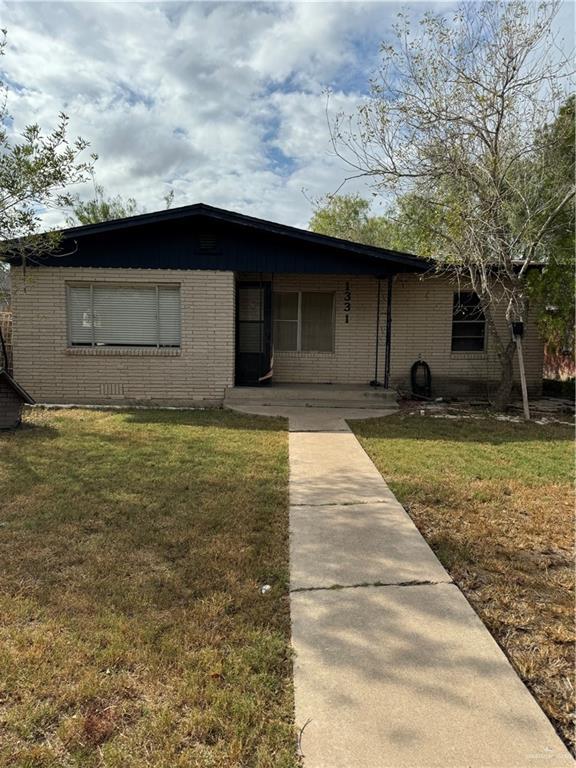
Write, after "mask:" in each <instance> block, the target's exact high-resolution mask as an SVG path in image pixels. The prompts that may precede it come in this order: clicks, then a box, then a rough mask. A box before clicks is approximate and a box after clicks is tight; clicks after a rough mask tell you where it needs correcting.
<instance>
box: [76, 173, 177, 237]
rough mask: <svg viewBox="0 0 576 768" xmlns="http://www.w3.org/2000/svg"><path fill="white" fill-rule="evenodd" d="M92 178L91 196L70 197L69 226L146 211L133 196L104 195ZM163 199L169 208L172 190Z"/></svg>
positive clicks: (172, 199)
mask: <svg viewBox="0 0 576 768" xmlns="http://www.w3.org/2000/svg"><path fill="white" fill-rule="evenodd" d="M92 180H93V182H94V197H93V198H91V199H90V200H82V199H81V197H80V195H74V196H73V197H72V198H71V205H72V215H71V216H68V217H67V219H66V222H67V223H68V225H69V226H71V227H73V226H77V225H78V224H80V225H84V224H97V223H98V222H99V221H112V220H113V219H124V218H127V217H128V216H137V215H138V214H140V213H146V209H145V208H142V207H141V206H139V205H138V203H137V202H136V200H135V199H134V198H133V197H127V198H126V199H124V198H123V197H122V196H121V195H115V196H114V197H106V196H105V194H104V187H103V186H101V185H100V184H96V182H95V181H94V178H93V179H92ZM163 199H164V204H165V206H166V209H169V208H170V207H171V206H172V203H173V202H174V190H173V189H171V190H170V191H169V192H168V193H167V194H166V195H164V198H163Z"/></svg>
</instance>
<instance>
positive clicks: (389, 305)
mask: <svg viewBox="0 0 576 768" xmlns="http://www.w3.org/2000/svg"><path fill="white" fill-rule="evenodd" d="M393 281H394V275H389V276H388V293H387V296H386V346H385V347H384V387H385V388H386V389H388V387H389V386H390V350H391V348H392V337H391V335H390V334H391V331H392V283H393Z"/></svg>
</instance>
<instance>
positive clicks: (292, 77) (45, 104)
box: [0, 2, 446, 226]
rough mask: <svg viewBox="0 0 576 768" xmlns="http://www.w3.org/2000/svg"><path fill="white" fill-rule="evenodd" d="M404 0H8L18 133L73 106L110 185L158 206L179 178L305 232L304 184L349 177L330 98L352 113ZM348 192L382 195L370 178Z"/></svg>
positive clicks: (77, 130)
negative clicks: (329, 112) (334, 133)
mask: <svg viewBox="0 0 576 768" xmlns="http://www.w3.org/2000/svg"><path fill="white" fill-rule="evenodd" d="M434 6H435V7H437V6H438V4H434ZM399 7H400V6H397V5H395V4H394V3H388V2H376V3H375V2H369V3H338V2H326V3H301V4H299V3H296V4H285V3H248V4H244V3H236V2H234V3H231V2H225V3H199V2H194V3H187V4H176V3H167V4H159V3H155V2H149V3H143V4H142V3H140V4H136V3H125V2H124V3H114V2H106V3H82V2H68V3H55V2H46V3H29V2H17V3H16V2H6V3H3V4H1V5H0V9H1V18H2V26H6V27H7V28H8V33H9V47H8V50H7V54H6V56H5V57H4V59H3V60H2V65H3V68H4V70H5V73H6V76H7V78H8V79H9V81H10V82H11V83H13V84H15V87H14V88H12V90H11V93H10V103H9V107H10V111H11V112H12V114H13V115H14V118H15V129H16V130H21V129H22V127H23V126H24V125H25V124H27V123H29V122H32V121H35V122H39V123H40V125H41V126H42V127H43V129H44V130H48V129H50V127H52V126H53V125H54V122H55V120H56V117H57V115H58V113H59V112H60V111H61V110H64V111H65V112H66V113H67V114H68V115H69V116H70V121H71V122H70V127H71V132H72V133H73V134H78V135H81V136H83V137H85V138H87V139H89V140H90V142H91V148H92V149H93V150H94V151H96V152H97V153H98V155H99V160H98V162H97V165H96V173H97V179H98V181H99V182H100V183H102V184H103V185H104V187H105V188H106V191H107V192H108V193H109V194H117V193H120V194H122V195H124V196H131V197H135V198H136V199H137V200H138V201H139V203H141V204H142V205H144V206H145V207H146V208H147V209H148V210H154V209H157V208H161V207H162V205H163V202H162V200H163V196H164V195H165V194H166V192H167V191H168V189H169V188H170V187H173V188H174V190H175V193H176V197H175V204H176V205H185V204H188V203H194V202H200V201H202V202H206V203H209V204H213V205H218V206H222V207H225V208H230V209H233V210H239V211H242V212H245V213H252V214H254V215H258V216H262V217H264V218H270V219H273V220H277V221H282V222H286V223H290V224H296V225H299V226H305V225H306V223H307V221H308V219H309V217H310V213H311V208H310V204H309V202H308V200H307V199H306V197H305V196H304V195H303V194H302V189H305V190H306V191H307V193H308V194H309V195H311V196H312V197H318V196H321V195H323V194H325V193H327V192H331V191H334V190H335V189H336V188H337V187H338V186H339V185H340V183H341V182H342V180H343V179H344V178H345V177H346V176H347V175H348V170H347V169H346V168H345V167H344V166H343V163H342V161H340V160H338V158H336V157H335V156H334V154H333V153H332V152H331V150H330V144H329V136H328V128H327V125H326V119H325V114H324V109H325V97H324V96H323V92H324V90H325V89H326V88H327V87H330V88H331V89H332V90H333V97H332V106H333V108H334V109H346V110H352V109H353V108H354V106H355V105H356V104H357V103H358V102H359V101H360V100H361V98H362V95H363V92H365V90H366V89H367V86H368V84H367V80H368V76H369V74H370V71H371V69H372V68H373V67H374V66H375V64H376V61H377V53H378V42H379V41H380V40H381V39H383V38H384V37H385V36H386V35H388V34H389V33H390V29H391V25H392V23H393V21H394V16H395V13H396V12H397V10H398V9H399ZM430 7H432V5H431V4H426V3H418V4H413V5H412V6H411V12H412V13H413V14H414V15H420V14H421V13H423V12H424V11H425V10H426V9H427V8H430ZM443 7H446V5H445V4H443ZM350 189H362V190H363V191H365V193H366V194H368V190H367V187H366V185H365V184H364V183H363V182H357V184H356V186H355V187H354V186H352V187H350ZM85 191H86V192H88V191H89V190H88V189H86V190H85ZM63 219H64V214H62V213H60V212H56V211H50V212H48V214H47V221H48V222H49V223H50V224H52V225H56V224H60V223H62V221H63Z"/></svg>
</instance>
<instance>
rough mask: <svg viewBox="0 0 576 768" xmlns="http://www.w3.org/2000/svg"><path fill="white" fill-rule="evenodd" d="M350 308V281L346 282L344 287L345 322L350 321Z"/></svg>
mask: <svg viewBox="0 0 576 768" xmlns="http://www.w3.org/2000/svg"><path fill="white" fill-rule="evenodd" d="M351 308H352V291H351V290H350V283H349V282H346V287H345V288H344V317H345V318H346V319H345V322H346V323H348V322H350V309H351Z"/></svg>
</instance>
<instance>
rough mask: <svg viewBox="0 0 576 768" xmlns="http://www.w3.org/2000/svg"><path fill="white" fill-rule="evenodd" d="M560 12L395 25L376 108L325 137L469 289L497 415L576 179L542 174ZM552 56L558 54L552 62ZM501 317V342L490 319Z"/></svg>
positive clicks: (556, 81)
mask: <svg viewBox="0 0 576 768" xmlns="http://www.w3.org/2000/svg"><path fill="white" fill-rule="evenodd" d="M558 7H559V1H558V0H553V2H550V3H548V2H544V3H541V4H539V5H537V6H536V5H534V4H532V3H528V2H524V1H523V0H510V1H509V2H508V1H507V0H485V1H483V2H479V3H462V4H461V5H460V6H459V7H458V8H457V9H456V10H455V11H454V12H453V13H452V16H451V18H450V19H448V18H447V17H444V16H441V15H437V14H433V13H427V14H426V15H425V16H424V18H423V20H422V22H421V26H420V29H421V33H420V34H419V35H414V34H412V32H413V30H412V29H411V24H410V21H409V20H408V19H407V18H406V17H405V16H404V15H403V14H400V15H399V21H398V24H397V25H396V26H395V33H396V41H395V43H394V44H392V45H383V46H382V64H381V67H380V69H379V72H378V74H377V76H376V77H375V78H374V79H373V81H372V83H371V94H370V98H369V99H368V100H367V101H366V102H365V103H364V104H363V105H362V106H361V107H360V109H359V110H358V111H357V112H356V113H354V114H353V115H348V116H347V115H343V114H340V115H338V116H337V117H336V119H335V121H334V122H332V124H331V136H332V142H333V146H334V148H335V150H336V152H337V154H338V155H339V156H340V157H341V158H343V159H345V160H346V161H347V162H348V163H349V164H350V166H351V167H352V168H353V169H354V175H356V176H366V177H369V178H370V179H371V181H372V182H373V184H374V186H375V187H376V188H377V189H379V190H382V191H384V192H385V193H386V194H387V195H390V196H391V197H392V198H393V199H395V200H396V201H400V202H399V203H398V207H400V209H401V212H402V215H403V217H404V222H405V225H406V226H408V227H411V228H412V229H413V230H414V231H416V232H418V233H419V236H420V238H421V240H422V243H423V244H425V245H426V249H425V250H426V252H428V253H431V254H434V256H435V258H436V259H437V264H438V269H439V270H446V269H448V270H449V271H450V273H451V274H452V275H456V276H457V277H459V278H460V277H461V278H463V279H465V280H467V281H469V282H470V283H471V285H472V288H473V290H475V291H476V293H477V294H478V296H479V298H480V302H481V306H482V308H483V310H484V313H485V316H486V319H487V323H488V326H489V329H490V331H491V336H492V338H493V340H494V344H495V349H496V352H497V355H498V359H499V361H500V366H501V377H500V383H499V386H498V391H497V393H496V397H495V405H496V406H497V407H498V408H504V407H505V406H506V405H507V403H508V402H509V399H510V394H511V389H512V372H513V356H514V351H515V339H514V337H513V336H512V332H511V328H512V322H514V321H521V320H523V318H524V315H525V312H526V300H527V279H526V278H527V272H528V267H529V266H530V264H531V263H533V262H534V261H535V260H536V259H539V258H543V257H544V256H545V255H546V254H547V249H548V248H549V247H550V238H549V234H550V233H551V232H552V231H553V230H554V229H555V228H556V226H557V222H558V219H559V217H560V216H562V215H563V214H564V213H565V211H566V209H567V207H568V206H569V204H570V200H571V199H572V197H573V196H574V182H573V179H574V174H573V171H572V173H571V174H570V175H569V176H568V177H567V175H566V173H565V172H564V169H563V168H562V169H558V168H556V167H547V168H545V167H544V163H543V162H542V161H541V159H539V158H542V156H543V154H544V152H545V151H547V152H550V153H556V152H558V151H559V149H558V138H557V137H556V136H555V134H554V132H551V131H547V130H546V126H547V125H548V124H549V122H550V119H551V117H552V116H553V115H554V114H557V108H558V104H559V103H560V101H561V100H563V99H564V98H565V91H564V87H563V83H564V82H565V81H564V78H565V76H566V73H567V60H566V58H565V57H564V56H562V54H561V53H560V49H559V48H558V46H557V45H556V41H555V39H554V35H553V33H552V22H553V20H554V18H555V16H556V13H557V10H558ZM551 51H554V56H552V54H551ZM499 302H503V303H504V305H505V315H506V319H507V321H508V325H509V328H508V329H507V331H506V333H504V334H503V333H502V332H501V331H500V330H499V329H498V328H497V326H496V323H495V321H494V308H495V305H496V304H497V303H499Z"/></svg>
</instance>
